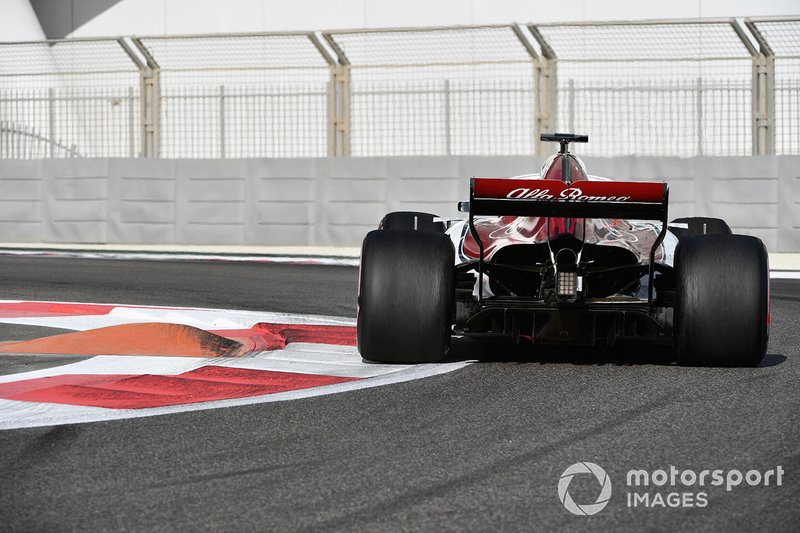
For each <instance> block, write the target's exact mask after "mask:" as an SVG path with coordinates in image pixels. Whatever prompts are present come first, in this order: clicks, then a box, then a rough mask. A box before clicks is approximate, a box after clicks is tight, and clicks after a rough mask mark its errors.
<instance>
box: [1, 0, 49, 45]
mask: <svg viewBox="0 0 800 533" xmlns="http://www.w3.org/2000/svg"><path fill="white" fill-rule="evenodd" d="M42 39H44V32H43V31H42V27H41V26H40V25H39V20H38V19H37V18H36V13H34V11H33V7H31V3H30V2H29V1H28V0H0V41H40V40H42Z"/></svg>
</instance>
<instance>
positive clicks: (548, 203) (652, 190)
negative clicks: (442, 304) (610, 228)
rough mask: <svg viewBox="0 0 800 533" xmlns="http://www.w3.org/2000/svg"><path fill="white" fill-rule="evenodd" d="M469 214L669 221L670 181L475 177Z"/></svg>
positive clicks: (472, 181)
mask: <svg viewBox="0 0 800 533" xmlns="http://www.w3.org/2000/svg"><path fill="white" fill-rule="evenodd" d="M469 196H470V198H469V202H470V203H469V213H470V215H513V216H542V217H570V218H632V219H640V220H661V221H664V220H666V214H667V205H668V201H669V188H668V187H667V184H666V183H656V182H633V181H624V182H620V181H578V182H573V183H571V184H566V183H564V182H562V181H558V180H541V179H540V180H533V179H526V180H512V179H502V178H472V180H471V182H470V194H469Z"/></svg>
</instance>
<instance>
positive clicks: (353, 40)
mask: <svg viewBox="0 0 800 533" xmlns="http://www.w3.org/2000/svg"><path fill="white" fill-rule="evenodd" d="M567 130H568V131H578V132H582V133H589V134H590V135H591V137H592V142H591V143H590V144H588V145H586V146H582V147H580V148H578V150H579V151H580V153H583V154H586V155H598V156H616V155H625V154H636V155H654V156H664V155H678V156H687V157H688V156H695V155H750V154H774V153H777V154H800V17H789V18H753V19H745V20H743V21H738V20H735V19H713V20H712V19H701V20H671V21H645V22H602V23H568V24H567V23H565V24H528V25H519V24H507V25H489V26H473V27H438V28H394V29H383V30H353V31H325V32H296V33H265V34H236V35H198V36H181V37H120V38H117V39H69V40H57V41H46V42H28V43H0V158H22V159H30V158H42V157H161V158H247V157H284V158H293V157H326V156H345V157H346V156H404V155H518V154H522V155H524V154H541V153H545V152H546V150H547V149H548V148H546V147H544V146H542V145H541V143H540V142H539V141H538V137H539V133H541V132H545V131H567Z"/></svg>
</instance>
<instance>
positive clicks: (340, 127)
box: [332, 65, 350, 157]
mask: <svg viewBox="0 0 800 533" xmlns="http://www.w3.org/2000/svg"><path fill="white" fill-rule="evenodd" d="M333 82H334V83H333V91H334V105H333V117H332V122H333V127H334V135H335V137H334V138H335V143H334V146H335V153H334V155H335V156H338V157H347V156H349V155H350V65H339V66H337V67H336V68H335V69H334V73H333Z"/></svg>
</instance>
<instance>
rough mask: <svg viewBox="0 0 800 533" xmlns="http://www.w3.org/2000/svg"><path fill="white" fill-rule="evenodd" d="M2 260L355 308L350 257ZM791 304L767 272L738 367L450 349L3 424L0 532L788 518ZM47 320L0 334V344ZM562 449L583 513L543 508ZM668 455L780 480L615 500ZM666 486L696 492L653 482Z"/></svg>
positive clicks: (118, 293)
mask: <svg viewBox="0 0 800 533" xmlns="http://www.w3.org/2000/svg"><path fill="white" fill-rule="evenodd" d="M0 269H2V272H3V275H2V277H1V278H2V280H1V281H0V291H1V292H0V293H1V294H2V297H3V298H4V299H32V300H62V301H84V302H112V303H126V304H149V305H172V306H198V307H218V308H231V309H252V310H268V311H287V312H299V313H316V314H325V315H340V316H353V315H354V313H355V301H354V292H355V288H356V283H357V279H356V277H357V270H356V269H355V268H351V267H316V266H315V267H312V266H289V265H276V264H250V263H222V262H216V263H178V262H137V261H105V260H98V259H93V260H80V259H56V258H25V257H0ZM799 317H800V281H791V280H773V284H772V329H771V338H770V344H769V350H768V356H767V357H766V359H765V361H764V363H763V364H762V366H761V367H758V368H752V369H709V368H682V367H678V366H675V365H674V364H673V363H672V361H671V359H670V356H669V354H664V353H656V352H653V351H652V350H649V349H647V348H636V349H631V350H627V351H626V352H624V353H623V352H613V353H604V354H587V353H579V352H576V351H574V350H562V351H560V352H548V353H538V352H535V351H532V350H520V349H511V348H508V347H506V346H505V345H502V344H496V343H495V344H481V343H475V342H464V341H462V342H458V343H456V346H455V351H456V353H455V357H461V358H469V359H472V358H476V357H481V356H482V360H481V362H479V363H477V364H474V365H470V366H468V367H466V368H463V369H461V370H458V371H456V372H453V373H450V374H445V375H440V376H435V377H431V378H427V379H423V380H419V381H413V382H407V383H399V384H394V385H388V386H383V387H377V388H371V389H366V390H360V391H353V392H346V393H341V394H336V395H331V396H323V397H316V398H308V399H302V400H295V401H288V402H277V403H267V404H258V405H250V406H245V407H235V408H227V409H215V410H207V411H196V412H188V413H181V414H174V415H165V416H157V417H150V418H139V419H129V420H122V421H113V422H100V423H92V424H80V425H66V426H56V427H44V428H32V429H18V430H7V431H2V432H0V464H2V467H0V498H2V500H1V501H0V530H2V531H112V530H113V531H142V530H147V531H198V530H210V531H268V530H279V531H285V530H309V531H311V530H324V531H330V530H343V531H353V530H359V531H360V530H370V531H383V530H385V531H397V530H412V531H419V530H425V531H431V530H437V531H438V530H470V531H498V530H503V531H529V530H540V531H551V530H569V531H602V530H617V531H626V530H627V531H639V530H678V529H681V530H684V529H685V530H690V529H691V530H708V531H765V530H770V531H797V530H798V529H800V505H798V504H797V502H798V501H800V479H799V478H798V476H799V475H800V474H798V473H800V446H798V444H800V392H799V391H798V383H800V353H798V352H800V333H798V323H800V318H799ZM50 332H52V333H58V332H59V331H58V330H50ZM47 333H48V332H47V331H44V330H42V329H40V328H38V329H37V328H29V327H21V326H9V325H2V326H0V340H17V339H21V338H30V337H36V336H41V335H44V334H47ZM27 357H28V358H27V359H23V356H15V357H4V358H0V372H2V373H9V372H18V371H20V370H22V369H27V368H36V367H37V366H41V365H48V364H52V359H51V360H46V358H45V360H44V361H43V360H41V359H42V358H34V357H31V356H27ZM578 461H591V462H594V463H597V464H599V465H600V466H602V467H603V468H604V469H605V470H606V471H607V472H608V474H609V476H610V479H611V480H612V488H613V494H612V497H611V500H610V502H609V504H608V506H607V507H606V508H605V509H604V510H602V511H601V512H600V513H598V514H596V515H594V516H589V517H586V516H574V515H572V514H570V513H568V512H567V511H566V510H565V509H564V507H563V506H562V505H561V503H560V502H559V498H558V494H557V484H558V480H559V477H560V476H561V473H562V472H563V471H564V469H565V468H567V467H568V466H569V465H571V464H573V463H575V462H578ZM669 465H675V466H676V467H678V468H679V469H693V470H695V471H698V472H699V471H701V470H704V469H726V470H728V469H739V470H742V471H746V470H750V469H759V470H761V471H762V472H763V471H765V470H767V469H771V468H775V467H776V466H777V465H781V466H782V467H783V468H784V470H785V474H784V477H783V485H782V486H780V487H776V486H770V487H764V486H756V487H748V486H741V487H738V488H733V490H732V491H730V492H726V491H725V490H724V488H721V487H706V492H707V495H708V496H707V497H708V506H706V507H703V508H660V507H659V508H647V509H643V508H641V507H639V508H629V507H628V506H627V505H626V492H627V491H628V488H627V487H626V486H625V477H626V476H625V474H626V472H627V471H628V470H631V469H649V470H654V469H658V468H669ZM587 478H588V479H587ZM672 490H677V491H678V492H686V491H692V492H697V491H699V490H700V489H699V488H698V487H691V488H685V487H683V486H680V487H678V488H677V489H670V490H664V489H659V490H653V487H650V490H649V492H650V493H651V494H654V493H655V492H661V493H663V494H664V495H666V493H667V492H670V491H672ZM598 492H599V485H598V484H597V482H596V481H595V480H594V478H592V477H591V476H583V477H581V476H577V477H576V478H575V479H574V480H573V483H572V484H571V485H570V493H571V494H572V496H573V498H574V499H575V500H576V501H581V503H593V502H594V498H595V497H596V496H597V494H598ZM640 492H641V491H640Z"/></svg>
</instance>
